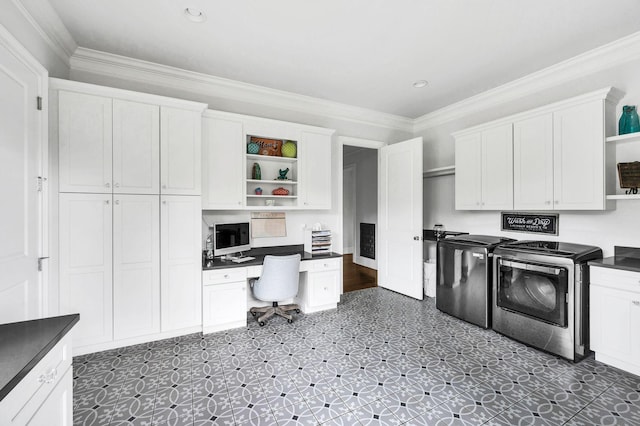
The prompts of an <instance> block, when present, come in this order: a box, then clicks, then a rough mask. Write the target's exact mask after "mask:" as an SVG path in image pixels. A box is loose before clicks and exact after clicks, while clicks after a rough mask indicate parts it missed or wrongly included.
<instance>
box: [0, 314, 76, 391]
mask: <svg viewBox="0 0 640 426" xmlns="http://www.w3.org/2000/svg"><path fill="white" fill-rule="evenodd" d="M79 320H80V314H72V315H64V316H60V317H51V318H42V319H37V320H31V321H21V322H14V323H10V324H0V401H2V400H3V399H4V397H5V396H7V394H8V393H9V392H11V390H12V389H13V388H14V387H15V386H16V385H17V384H18V383H20V380H22V379H23V378H24V377H25V376H26V375H27V374H28V373H29V372H30V371H31V370H32V369H33V367H35V365H36V364H37V363H38V362H40V360H42V358H44V356H45V355H46V354H47V353H49V351H50V350H51V349H52V348H53V347H54V346H55V345H56V344H57V343H58V342H59V341H60V340H62V338H63V337H64V336H65V335H66V334H67V333H68V332H69V330H71V328H72V327H73V326H74V325H75V324H76V323H77V322H78V321H79Z"/></svg>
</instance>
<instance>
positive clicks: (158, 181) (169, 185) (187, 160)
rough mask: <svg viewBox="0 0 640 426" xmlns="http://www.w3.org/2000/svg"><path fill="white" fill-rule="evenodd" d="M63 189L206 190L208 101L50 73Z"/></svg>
mask: <svg viewBox="0 0 640 426" xmlns="http://www.w3.org/2000/svg"><path fill="white" fill-rule="evenodd" d="M51 82H52V85H51V88H52V90H58V146H59V176H60V183H59V191H60V192H86V193H114V194H159V193H163V194H176V195H200V186H201V177H200V167H201V158H200V157H201V138H202V124H201V123H202V117H201V114H202V111H204V109H205V107H206V105H204V104H200V103H196V102H189V101H182V100H176V99H171V98H165V97H162V96H155V95H146V94H141V93H135V92H130V91H126V90H119V89H111V88H107V87H101V86H94V85H91V84H85V83H77V82H70V81H65V80H57V79H51Z"/></svg>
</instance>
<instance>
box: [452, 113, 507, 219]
mask: <svg viewBox="0 0 640 426" xmlns="http://www.w3.org/2000/svg"><path fill="white" fill-rule="evenodd" d="M455 155H456V175H455V182H456V194H455V200H456V209H458V210H509V209H512V208H513V163H512V161H513V142H512V127H511V124H510V123H509V124H503V125H500V126H496V127H489V128H486V129H483V130H480V131H476V132H471V133H467V134H461V135H458V136H456V146H455Z"/></svg>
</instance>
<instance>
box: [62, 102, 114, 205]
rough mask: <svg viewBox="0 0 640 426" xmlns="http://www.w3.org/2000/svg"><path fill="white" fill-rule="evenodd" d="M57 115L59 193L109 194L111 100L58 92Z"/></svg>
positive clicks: (110, 176) (110, 172) (110, 174)
mask: <svg viewBox="0 0 640 426" xmlns="http://www.w3.org/2000/svg"><path fill="white" fill-rule="evenodd" d="M58 114H59V115H58V126H59V127H58V132H59V133H58V138H59V156H60V160H59V161H60V171H59V179H60V192H94V193H110V192H111V181H112V167H111V161H112V155H111V150H112V137H111V135H112V133H111V132H112V119H111V116H112V109H111V99H110V98H105V97H102V96H94V95H87V94H83V93H74V92H65V91H61V92H60V94H59V104H58Z"/></svg>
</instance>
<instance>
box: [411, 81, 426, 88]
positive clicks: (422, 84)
mask: <svg viewBox="0 0 640 426" xmlns="http://www.w3.org/2000/svg"><path fill="white" fill-rule="evenodd" d="M427 84H429V82H428V81H427V80H418V81H415V82H414V83H413V87H415V88H417V89H419V88H421V87H425V86H426V85H427Z"/></svg>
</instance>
